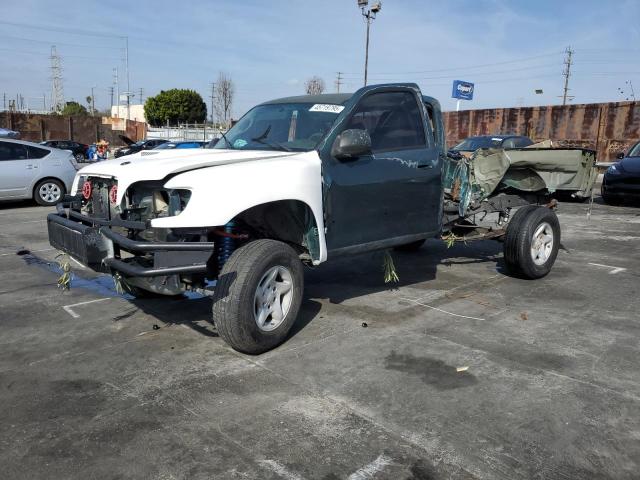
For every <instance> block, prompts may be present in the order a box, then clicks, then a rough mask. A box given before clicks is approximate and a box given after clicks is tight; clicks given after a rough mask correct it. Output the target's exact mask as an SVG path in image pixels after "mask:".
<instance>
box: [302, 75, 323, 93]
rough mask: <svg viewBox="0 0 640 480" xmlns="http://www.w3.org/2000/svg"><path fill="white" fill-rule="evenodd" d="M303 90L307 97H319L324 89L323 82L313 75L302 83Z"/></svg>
mask: <svg viewBox="0 0 640 480" xmlns="http://www.w3.org/2000/svg"><path fill="white" fill-rule="evenodd" d="M304 88H305V90H306V91H307V95H320V94H321V93H322V92H324V89H325V85H324V80H323V79H321V78H320V77H318V76H316V75H314V76H313V77H311V78H310V79H309V80H307V81H306V82H304Z"/></svg>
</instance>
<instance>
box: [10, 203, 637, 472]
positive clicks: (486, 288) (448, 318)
mask: <svg viewBox="0 0 640 480" xmlns="http://www.w3.org/2000/svg"><path fill="white" fill-rule="evenodd" d="M47 211H48V210H47V209H43V208H39V207H34V206H31V205H30V204H3V205H0V271H1V272H2V281H1V283H0V329H1V333H0V406H1V408H0V465H2V474H0V476H1V477H2V478H7V479H40V478H42V479H44V478H56V479H82V480H84V479H88V478H92V479H116V478H123V479H124V478H135V479H214V478H215V479H223V478H224V479H226V478H231V479H233V478H238V479H247V478H248V479H253V478H256V479H257V478H259V479H288V480H301V479H326V480H329V479H346V478H349V479H355V480H359V479H369V478H371V479H373V478H375V479H407V480H408V479H412V480H418V479H421V480H426V479H449V478H452V479H457V478H460V479H474V478H486V479H509V480H514V479H531V478H544V479H555V478H558V479H567V478H584V479H586V478H588V479H593V478H616V479H617V478H637V476H638V472H639V471H640V368H638V358H640V357H639V354H640V317H639V314H638V312H639V311H640V249H639V248H638V245H639V243H638V242H639V239H640V209H639V208H634V207H610V206H606V205H603V204H602V203H601V201H600V200H599V199H597V200H596V204H595V205H594V209H593V214H592V216H591V218H590V219H588V218H587V216H586V211H587V205H586V204H571V203H569V204H566V203H563V204H561V205H560V210H559V217H560V222H561V225H562V229H563V240H562V243H563V246H564V249H563V250H561V251H560V254H559V256H558V260H557V262H556V265H555V267H554V269H553V270H552V272H551V274H550V275H549V276H548V277H546V278H544V279H542V280H538V281H526V280H518V279H515V278H511V277H508V276H506V275H505V274H504V272H503V269H502V253H501V245H500V244H498V243H494V242H479V243H473V244H469V245H467V246H465V245H456V246H455V247H453V248H452V249H450V250H447V249H446V248H445V246H444V245H443V244H442V243H441V242H437V241H435V240H434V241H432V242H429V243H428V244H427V245H426V246H425V247H423V248H422V249H421V250H420V251H419V252H418V253H416V254H396V255H394V256H395V259H396V266H397V269H398V273H399V276H400V279H401V283H400V284H399V286H397V288H395V287H394V288H389V287H388V286H386V285H384V284H383V283H382V272H381V269H380V266H381V263H382V262H381V257H380V255H379V254H378V255H367V256H362V257H358V258H355V259H353V258H351V259H348V260H346V261H344V262H338V263H334V264H328V265H325V266H322V267H321V268H319V269H317V270H315V271H308V272H307V276H306V281H307V286H306V291H305V300H304V303H303V308H302V314H301V316H300V318H299V319H298V322H297V324H296V326H295V327H294V332H293V334H292V335H291V338H290V339H289V340H288V341H287V342H286V343H285V344H284V345H282V346H281V347H279V348H277V349H275V350H273V351H271V352H269V353H266V354H264V355H261V356H257V357H250V356H246V355H241V354H238V353H235V352H234V351H232V350H231V349H230V348H229V347H228V346H226V345H225V344H224V342H223V341H222V340H221V339H219V338H217V337H216V335H215V331H214V330H213V329H212V328H211V326H210V325H209V324H208V322H207V319H208V317H209V314H210V300H208V299H206V298H199V297H193V298H189V299H183V300H156V299H152V300H135V301H134V300H132V299H127V298H123V297H122V296H120V295H118V294H117V293H116V292H115V291H114V289H113V284H112V282H111V280H110V278H109V277H105V276H99V275H95V274H93V273H92V272H90V271H88V270H85V269H82V268H81V267H80V266H79V265H76V264H73V267H74V271H75V275H76V279H75V281H74V286H73V288H72V290H71V291H70V292H65V293H61V292H60V291H59V290H57V289H56V280H57V277H58V274H57V273H56V272H55V267H54V265H55V263H54V262H55V255H56V252H55V251H54V250H52V249H51V248H50V247H49V245H48V242H47V235H46V222H45V220H44V218H45V216H46V213H47ZM20 249H28V250H29V252H30V253H28V254H25V255H16V251H18V250H20ZM21 253H25V252H21ZM365 324H366V325H367V326H366V327H365V326H363V325H365ZM467 367H468V368H467ZM458 370H459V371H458Z"/></svg>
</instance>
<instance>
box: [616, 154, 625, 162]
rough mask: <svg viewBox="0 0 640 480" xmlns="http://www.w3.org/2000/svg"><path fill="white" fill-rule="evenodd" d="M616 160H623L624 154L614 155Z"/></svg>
mask: <svg viewBox="0 0 640 480" xmlns="http://www.w3.org/2000/svg"><path fill="white" fill-rule="evenodd" d="M616 158H617V159H618V160H622V159H623V158H624V152H620V153H618V154H617V155H616Z"/></svg>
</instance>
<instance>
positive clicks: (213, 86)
mask: <svg viewBox="0 0 640 480" xmlns="http://www.w3.org/2000/svg"><path fill="white" fill-rule="evenodd" d="M210 98H211V125H213V121H214V120H213V102H214V101H215V98H216V82H211V97H210Z"/></svg>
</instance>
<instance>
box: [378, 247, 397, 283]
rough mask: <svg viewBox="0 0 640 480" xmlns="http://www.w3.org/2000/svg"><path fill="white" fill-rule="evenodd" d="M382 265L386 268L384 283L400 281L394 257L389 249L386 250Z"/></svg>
mask: <svg viewBox="0 0 640 480" xmlns="http://www.w3.org/2000/svg"><path fill="white" fill-rule="evenodd" d="M382 266H383V269H384V283H391V282H393V283H398V282H399V281H400V278H399V277H398V274H397V272H396V266H395V264H394V263H393V258H392V257H391V254H390V253H389V251H388V250H386V251H385V252H384V258H383V260H382Z"/></svg>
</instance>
